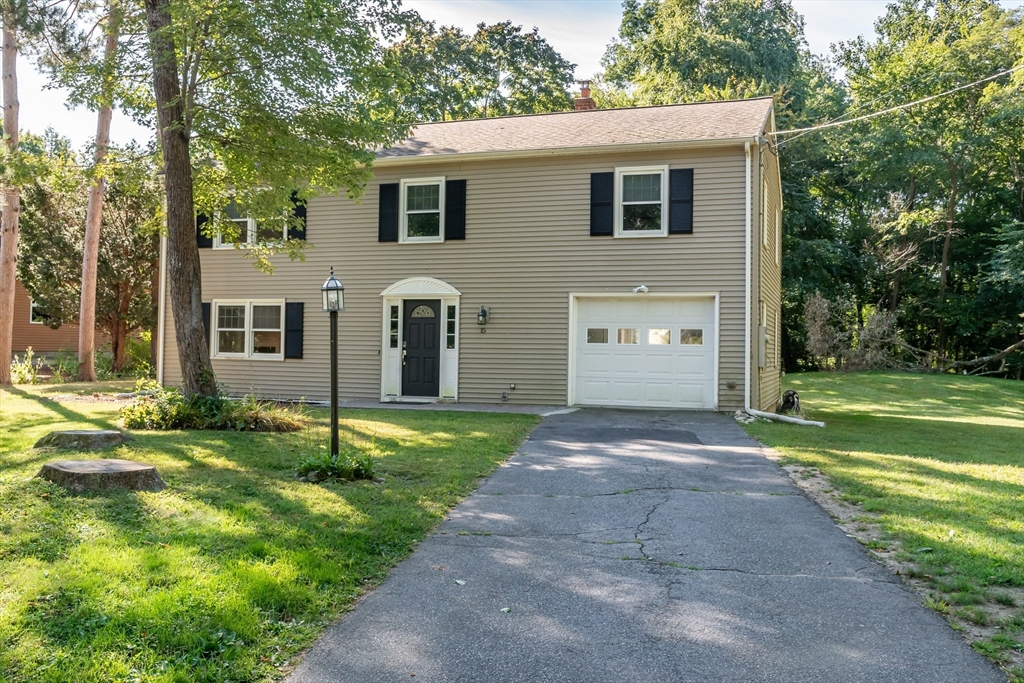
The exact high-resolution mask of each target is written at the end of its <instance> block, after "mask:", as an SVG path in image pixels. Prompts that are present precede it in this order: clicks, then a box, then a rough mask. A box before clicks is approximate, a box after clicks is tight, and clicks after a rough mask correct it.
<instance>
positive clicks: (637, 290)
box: [633, 285, 650, 294]
mask: <svg viewBox="0 0 1024 683" xmlns="http://www.w3.org/2000/svg"><path fill="white" fill-rule="evenodd" d="M649 291H650V290H649V289H647V285H640V286H639V287H634V288H633V293H634V294H646V293H647V292H649Z"/></svg>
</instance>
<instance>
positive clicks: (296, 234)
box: [288, 192, 306, 240]
mask: <svg viewBox="0 0 1024 683" xmlns="http://www.w3.org/2000/svg"><path fill="white" fill-rule="evenodd" d="M292 216H294V217H295V218H298V219H300V220H301V221H302V227H301V228H297V227H291V226H289V227H288V239H290V240H304V239H306V201H305V200H304V199H303V200H300V199H299V198H298V196H297V195H296V193H294V192H292Z"/></svg>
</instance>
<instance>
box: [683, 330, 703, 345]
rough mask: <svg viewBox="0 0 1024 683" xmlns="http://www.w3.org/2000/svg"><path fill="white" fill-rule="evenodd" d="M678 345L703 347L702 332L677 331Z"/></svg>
mask: <svg viewBox="0 0 1024 683" xmlns="http://www.w3.org/2000/svg"><path fill="white" fill-rule="evenodd" d="M679 343H680V344H682V345H683V346H688V345H689V346H704V330H702V329H688V330H679Z"/></svg>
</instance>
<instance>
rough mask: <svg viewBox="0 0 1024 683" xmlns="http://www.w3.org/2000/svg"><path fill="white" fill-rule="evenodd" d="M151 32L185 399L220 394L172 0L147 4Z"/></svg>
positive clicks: (172, 294)
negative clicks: (207, 322) (207, 329)
mask: <svg viewBox="0 0 1024 683" xmlns="http://www.w3.org/2000/svg"><path fill="white" fill-rule="evenodd" d="M146 19H147V31H146V32H147V34H148V36H149V49H150V54H151V56H152V59H153V91H154V95H155V97H156V109H157V126H158V130H159V133H160V144H161V147H162V149H163V155H164V174H165V175H164V178H165V183H166V186H165V192H166V195H167V291H168V293H169V294H170V299H171V301H170V303H171V312H172V313H173V315H174V337H175V342H176V343H177V346H178V362H179V364H180V365H181V379H182V389H183V390H184V392H185V395H187V396H192V395H195V394H203V395H207V396H212V395H214V394H216V392H217V385H216V381H215V379H214V376H213V367H212V366H211V365H210V351H209V349H208V348H207V344H206V335H205V333H204V332H203V297H202V290H201V272H200V265H199V247H198V245H197V244H196V217H195V208H194V205H193V198H192V162H191V159H190V158H189V130H188V128H187V126H186V125H185V116H184V110H183V107H182V100H181V88H180V86H179V84H178V61H177V57H176V55H175V46H174V36H173V33H172V32H171V13H170V0H146Z"/></svg>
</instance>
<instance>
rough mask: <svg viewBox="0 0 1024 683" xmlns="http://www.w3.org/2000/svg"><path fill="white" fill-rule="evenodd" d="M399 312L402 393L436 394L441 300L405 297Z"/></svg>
mask: <svg viewBox="0 0 1024 683" xmlns="http://www.w3.org/2000/svg"><path fill="white" fill-rule="evenodd" d="M403 312H404V313H405V315H404V316H403V318H404V321H405V322H404V330H403V334H402V339H403V341H402V395H403V396H430V397H434V398H436V397H437V396H438V395H439V393H440V389H441V378H440V375H439V369H440V365H441V323H440V321H441V302H440V301H439V300H436V299H435V300H433V301H422V300H407V301H406V302H405V310H404V311H403Z"/></svg>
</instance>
